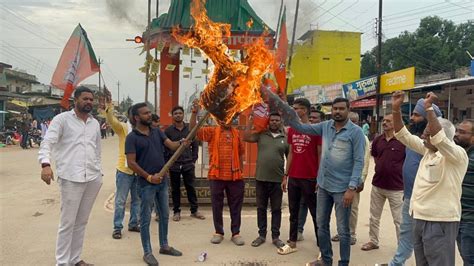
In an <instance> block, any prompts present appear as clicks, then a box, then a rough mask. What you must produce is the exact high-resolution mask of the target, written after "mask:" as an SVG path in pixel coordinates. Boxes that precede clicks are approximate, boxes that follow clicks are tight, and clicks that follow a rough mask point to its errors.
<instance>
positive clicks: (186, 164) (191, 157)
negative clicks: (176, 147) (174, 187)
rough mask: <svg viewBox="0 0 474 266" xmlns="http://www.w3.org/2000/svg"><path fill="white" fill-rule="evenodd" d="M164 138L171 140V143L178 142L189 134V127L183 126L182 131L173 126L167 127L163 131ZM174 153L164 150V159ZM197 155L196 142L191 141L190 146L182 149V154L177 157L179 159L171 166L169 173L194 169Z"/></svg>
mask: <svg viewBox="0 0 474 266" xmlns="http://www.w3.org/2000/svg"><path fill="white" fill-rule="evenodd" d="M165 134H166V136H167V137H168V138H169V139H170V140H171V141H179V140H181V139H184V138H186V137H187V136H188V134H189V125H188V124H184V128H183V129H181V130H180V129H178V128H176V126H175V125H171V126H169V127H168V128H167V129H166V130H165ZM173 154H174V151H171V150H170V149H168V148H167V149H166V158H167V159H169V158H171V156H173ZM198 154H199V145H198V142H197V141H193V142H192V143H191V145H190V146H189V147H188V148H186V149H184V152H183V154H181V156H179V158H178V159H177V160H176V162H175V163H174V164H173V165H172V166H171V168H170V170H171V171H179V170H180V169H181V168H183V169H184V170H186V169H190V168H192V167H194V162H195V161H196V160H197V158H198Z"/></svg>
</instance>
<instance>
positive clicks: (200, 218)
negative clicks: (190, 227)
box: [191, 211, 206, 220]
mask: <svg viewBox="0 0 474 266" xmlns="http://www.w3.org/2000/svg"><path fill="white" fill-rule="evenodd" d="M191 217H193V218H196V219H199V220H204V219H206V217H205V216H204V215H202V214H201V213H200V212H198V211H197V212H193V213H191Z"/></svg>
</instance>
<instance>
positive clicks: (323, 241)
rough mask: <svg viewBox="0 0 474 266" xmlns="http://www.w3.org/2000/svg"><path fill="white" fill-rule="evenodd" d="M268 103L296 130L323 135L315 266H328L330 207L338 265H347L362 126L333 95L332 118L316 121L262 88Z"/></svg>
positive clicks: (360, 160) (362, 149) (362, 148)
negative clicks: (302, 117)
mask: <svg viewBox="0 0 474 266" xmlns="http://www.w3.org/2000/svg"><path fill="white" fill-rule="evenodd" d="M264 93H265V94H268V95H269V97H270V102H271V103H272V104H273V105H274V106H275V107H276V108H278V109H279V110H280V111H281V112H282V113H283V114H284V115H285V118H286V120H287V121H288V123H289V124H290V126H291V127H292V128H294V129H295V130H296V131H298V132H301V133H304V134H311V135H320V136H322V138H323V141H322V143H323V149H322V158H321V162H320V167H319V172H318V178H317V180H318V193H317V207H316V212H317V224H318V237H319V247H320V250H321V253H322V259H321V260H317V261H315V262H314V264H316V265H332V262H333V258H332V245H331V236H330V234H329V233H330V228H329V224H330V223H329V221H330V218H331V212H332V208H333V206H334V207H335V210H336V219H337V231H338V235H339V237H340V246H339V252H340V260H339V265H349V261H350V252H351V237H350V229H349V217H350V213H351V204H352V200H353V198H354V196H355V193H356V190H357V187H358V186H359V185H360V184H361V182H362V179H361V176H362V169H363V166H364V155H365V138H364V134H363V132H362V129H361V128H360V127H359V126H357V125H355V124H354V123H352V122H351V121H350V120H349V118H348V116H349V107H350V104H349V100H348V99H345V98H336V99H334V101H333V103H332V110H331V111H332V117H333V119H331V120H328V121H325V122H321V123H319V124H303V123H302V122H301V121H300V120H299V119H298V118H297V116H296V114H295V112H294V110H291V109H290V108H289V106H288V105H287V104H285V103H283V102H282V101H281V100H280V99H279V98H278V97H277V96H276V95H274V94H272V93H271V92H268V90H267V91H264Z"/></svg>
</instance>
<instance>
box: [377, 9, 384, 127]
mask: <svg viewBox="0 0 474 266" xmlns="http://www.w3.org/2000/svg"><path fill="white" fill-rule="evenodd" d="M382 1H383V0H379V18H378V20H377V37H378V44H377V93H376V94H375V95H376V96H375V117H376V118H375V121H376V127H375V128H376V130H377V132H376V133H378V132H379V128H380V123H379V120H380V119H379V113H380V108H379V106H380V85H381V84H380V83H381V80H380V76H381V75H382Z"/></svg>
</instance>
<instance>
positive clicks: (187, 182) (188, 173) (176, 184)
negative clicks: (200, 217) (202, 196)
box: [170, 166, 198, 213]
mask: <svg viewBox="0 0 474 266" xmlns="http://www.w3.org/2000/svg"><path fill="white" fill-rule="evenodd" d="M184 169H185V170H184ZM181 176H183V183H184V187H185V188H186V195H187V196H188V202H189V205H190V207H191V213H195V212H197V210H198V202H197V195H196V189H195V188H194V180H195V179H196V175H195V173H194V166H193V167H188V168H182V169H181V170H178V171H171V170H170V179H171V196H172V198H173V212H174V213H177V212H181Z"/></svg>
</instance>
